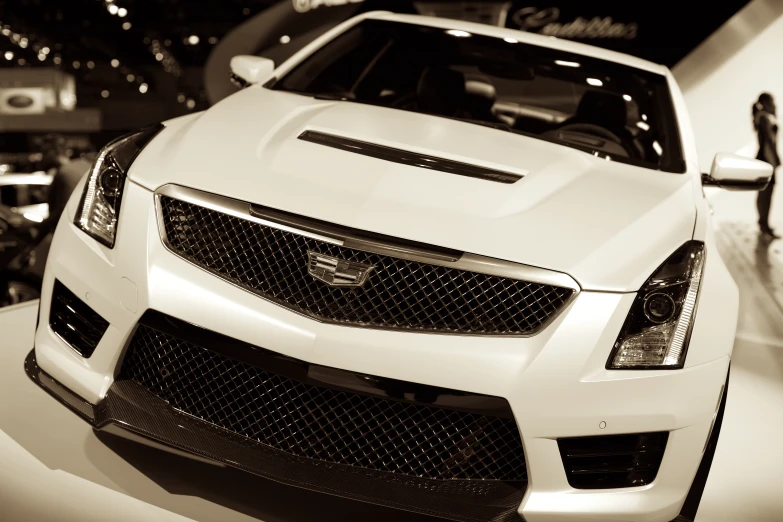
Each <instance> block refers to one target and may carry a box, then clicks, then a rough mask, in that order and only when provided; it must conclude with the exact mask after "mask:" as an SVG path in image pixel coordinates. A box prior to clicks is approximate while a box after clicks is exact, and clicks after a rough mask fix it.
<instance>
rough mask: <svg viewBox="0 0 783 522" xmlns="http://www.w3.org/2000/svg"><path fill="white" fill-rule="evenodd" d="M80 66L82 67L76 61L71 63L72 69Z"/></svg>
mask: <svg viewBox="0 0 783 522" xmlns="http://www.w3.org/2000/svg"><path fill="white" fill-rule="evenodd" d="M81 66H82V64H80V63H79V62H78V61H75V62H73V68H74V69H78V68H79V67H81Z"/></svg>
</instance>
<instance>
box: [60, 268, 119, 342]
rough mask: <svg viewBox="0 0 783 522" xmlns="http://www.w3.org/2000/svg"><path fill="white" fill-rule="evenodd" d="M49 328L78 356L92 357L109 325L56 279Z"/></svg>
mask: <svg viewBox="0 0 783 522" xmlns="http://www.w3.org/2000/svg"><path fill="white" fill-rule="evenodd" d="M49 326H51V327H52V330H53V331H54V333H56V334H57V335H59V336H60V337H61V338H62V339H63V340H64V341H65V342H66V343H68V344H69V345H70V346H71V348H73V349H74V350H76V351H77V352H78V353H79V355H81V356H82V357H90V356H91V355H92V353H93V352H94V351H95V347H96V346H98V343H99V342H100V340H101V337H103V334H104V333H106V329H107V328H108V327H109V322H108V321H107V320H106V319H104V318H103V317H101V316H100V315H98V314H97V313H96V312H95V311H94V310H93V309H92V308H90V307H89V306H87V304H86V303H85V302H84V301H82V300H81V299H79V298H78V297H76V295H75V294H74V293H73V292H71V291H70V290H68V289H67V288H66V287H65V285H63V284H62V283H61V282H60V281H58V280H56V279H55V280H54V288H53V289H52V306H51V309H50V310H49Z"/></svg>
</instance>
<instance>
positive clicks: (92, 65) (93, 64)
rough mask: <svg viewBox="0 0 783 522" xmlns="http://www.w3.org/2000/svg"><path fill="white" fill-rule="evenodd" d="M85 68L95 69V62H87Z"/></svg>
mask: <svg viewBox="0 0 783 522" xmlns="http://www.w3.org/2000/svg"><path fill="white" fill-rule="evenodd" d="M87 68H88V69H95V62H93V61H92V60H90V61H89V62H87Z"/></svg>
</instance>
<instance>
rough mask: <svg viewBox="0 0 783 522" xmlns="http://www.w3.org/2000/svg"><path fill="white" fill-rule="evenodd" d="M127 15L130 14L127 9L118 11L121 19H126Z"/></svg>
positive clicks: (121, 8)
mask: <svg viewBox="0 0 783 522" xmlns="http://www.w3.org/2000/svg"><path fill="white" fill-rule="evenodd" d="M127 14H128V10H127V9H125V8H124V7H120V10H119V11H117V15H118V16H119V17H120V18H123V17H124V16H125V15H127Z"/></svg>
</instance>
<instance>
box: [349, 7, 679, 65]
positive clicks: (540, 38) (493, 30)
mask: <svg viewBox="0 0 783 522" xmlns="http://www.w3.org/2000/svg"><path fill="white" fill-rule="evenodd" d="M361 16H362V18H370V19H374V20H389V21H393V22H404V23H409V24H416V25H426V26H429V27H438V28H443V29H458V30H463V31H467V32H470V33H475V34H481V35H485V36H495V37H498V38H514V39H516V40H517V41H519V42H523V43H527V44H531V45H538V46H541V47H547V48H549V49H560V50H563V51H566V52H569V53H574V54H581V55H583V56H589V57H592V58H599V59H602V60H606V61H610V62H615V63H619V64H623V65H627V66H630V67H635V68H637V69H642V70H645V71H649V72H654V73H658V74H662V75H666V74H667V72H668V70H669V69H668V68H667V67H666V66H664V65H660V64H657V63H653V62H650V61H647V60H643V59H641V58H637V57H635V56H630V55H628V54H623V53H619V52H616V51H610V50H608V49H603V48H601V47H596V46H593V45H587V44H583V43H579V42H574V41H571V40H564V39H562V38H556V37H554V36H544V35H540V34H536V33H530V32H527V31H520V30H517V29H507V28H504V27H497V26H494V25H489V24H481V23H475V22H465V21H462V20H452V19H448V18H436V17H432V16H421V15H408V14H396V13H392V12H389V11H371V12H368V13H365V14H364V15H361Z"/></svg>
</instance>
